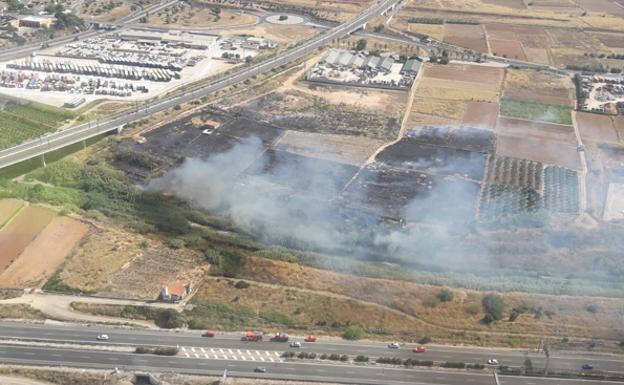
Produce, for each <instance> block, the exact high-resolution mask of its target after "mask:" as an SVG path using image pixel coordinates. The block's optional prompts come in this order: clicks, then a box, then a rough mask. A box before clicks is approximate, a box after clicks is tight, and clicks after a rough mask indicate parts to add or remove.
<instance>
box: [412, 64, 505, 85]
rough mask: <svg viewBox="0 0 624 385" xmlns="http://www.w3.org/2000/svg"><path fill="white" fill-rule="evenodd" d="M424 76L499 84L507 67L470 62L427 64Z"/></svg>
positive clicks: (482, 83)
mask: <svg viewBox="0 0 624 385" xmlns="http://www.w3.org/2000/svg"><path fill="white" fill-rule="evenodd" d="M424 71H425V72H424V73H423V77H425V78H435V79H442V80H452V81H462V82H469V83H475V84H479V85H491V86H498V87H500V85H501V84H502V82H503V77H504V76H505V69H503V68H497V67H489V66H480V65H470V64H449V65H445V66H441V65H432V64H425V66H424Z"/></svg>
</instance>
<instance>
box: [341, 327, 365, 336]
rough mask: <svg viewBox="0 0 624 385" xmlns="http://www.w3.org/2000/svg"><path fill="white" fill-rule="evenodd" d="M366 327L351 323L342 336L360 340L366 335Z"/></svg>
mask: <svg viewBox="0 0 624 385" xmlns="http://www.w3.org/2000/svg"><path fill="white" fill-rule="evenodd" d="M364 334H365V333H364V329H362V327H361V326H359V325H351V326H349V328H348V329H347V330H345V332H344V333H343V334H342V338H344V339H345V340H360V339H362V338H363V337H364Z"/></svg>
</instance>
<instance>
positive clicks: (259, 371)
mask: <svg viewBox="0 0 624 385" xmlns="http://www.w3.org/2000/svg"><path fill="white" fill-rule="evenodd" d="M254 372H256V373H266V368H265V367H264V366H256V368H255V369H254Z"/></svg>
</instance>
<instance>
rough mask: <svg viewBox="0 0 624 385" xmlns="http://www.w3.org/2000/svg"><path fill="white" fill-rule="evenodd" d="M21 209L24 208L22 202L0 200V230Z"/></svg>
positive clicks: (17, 200)
mask: <svg viewBox="0 0 624 385" xmlns="http://www.w3.org/2000/svg"><path fill="white" fill-rule="evenodd" d="M22 207H24V202H23V201H21V200H19V199H2V200H0V229H2V228H3V227H4V226H5V225H6V224H7V222H8V221H9V220H10V219H12V218H13V217H14V216H15V214H17V213H18V212H19V211H20V210H21V209H22Z"/></svg>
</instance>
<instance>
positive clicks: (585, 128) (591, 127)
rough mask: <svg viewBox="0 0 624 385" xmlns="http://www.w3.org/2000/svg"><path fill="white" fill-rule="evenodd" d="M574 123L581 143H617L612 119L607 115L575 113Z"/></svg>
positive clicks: (616, 134)
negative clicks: (578, 131) (576, 125)
mask: <svg viewBox="0 0 624 385" xmlns="http://www.w3.org/2000/svg"><path fill="white" fill-rule="evenodd" d="M576 122H577V124H578V127H579V130H580V132H581V138H582V139H583V141H589V142H595V143H618V142H619V137H618V133H617V131H616V129H615V122H614V118H613V117H611V116H608V115H599V114H591V113H588V112H577V113H576Z"/></svg>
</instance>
